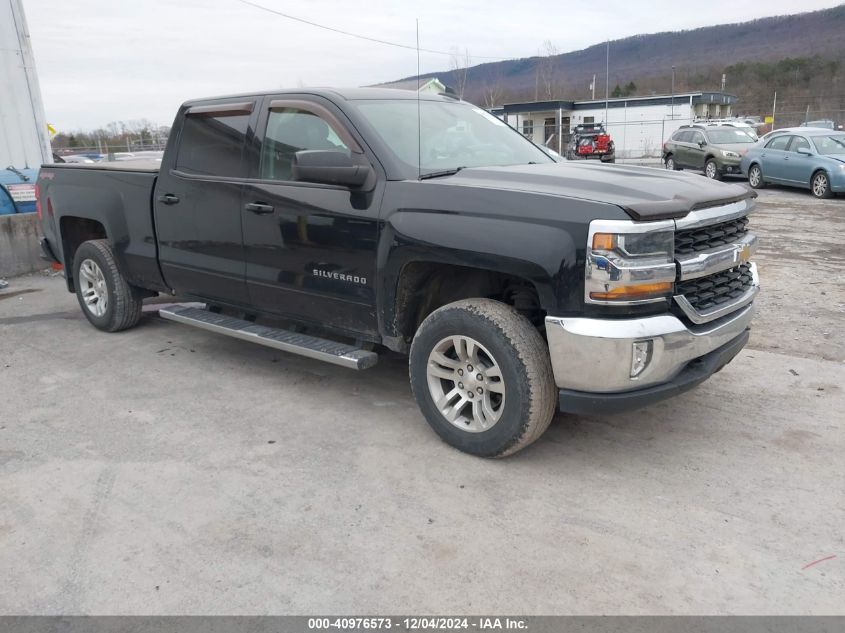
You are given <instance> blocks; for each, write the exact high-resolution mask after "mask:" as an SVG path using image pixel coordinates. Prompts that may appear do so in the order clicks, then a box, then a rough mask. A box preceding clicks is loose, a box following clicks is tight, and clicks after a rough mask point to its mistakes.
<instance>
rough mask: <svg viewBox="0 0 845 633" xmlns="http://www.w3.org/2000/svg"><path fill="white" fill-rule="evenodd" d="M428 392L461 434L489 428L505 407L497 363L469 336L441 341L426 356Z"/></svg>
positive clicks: (503, 389) (500, 372) (451, 337)
mask: <svg viewBox="0 0 845 633" xmlns="http://www.w3.org/2000/svg"><path fill="white" fill-rule="evenodd" d="M426 374H427V381H428V389H429V393H430V394H431V399H432V401H433V402H434V406H436V407H437V409H438V410H439V411H440V413H441V414H442V415H443V417H444V418H446V420H448V421H449V422H450V423H451V424H452V425H454V426H456V427H458V428H459V429H461V430H462V431H468V432H470V433H481V432H483V431H487V430H489V429H490V428H492V427H493V426H494V425H495V424H496V423H497V422H498V421H499V419H500V418H501V416H502V412H503V411H504V408H505V383H504V380H503V377H502V370H501V368H500V367H499V363H498V362H497V361H496V359H495V358H494V357H493V355H492V354H491V353H490V351H489V350H488V349H487V348H485V347H484V346H483V345H481V343H479V342H478V341H476V340H475V339H473V338H470V337H469V336H450V337H447V338H444V339H443V340H441V341H440V342H439V343H438V344H437V345H435V346H434V348H433V349H432V350H431V353H430V354H429V356H428V365H427V367H426Z"/></svg>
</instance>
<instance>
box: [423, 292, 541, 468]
mask: <svg viewBox="0 0 845 633" xmlns="http://www.w3.org/2000/svg"><path fill="white" fill-rule="evenodd" d="M410 374H411V388H412V389H413V392H414V397H415V398H416V401H417V404H418V405H419V407H420V410H421V411H422V413H423V415H424V416H425V418H426V420H428V423H429V424H430V425H431V427H432V428H433V429H434V430H435V431H436V432H437V434H438V435H440V437H441V438H442V439H443V440H445V441H446V442H447V443H449V444H451V445H452V446H454V447H455V448H457V449H459V450H462V451H464V452H466V453H470V454H472V455H478V456H480V457H504V456H506V455H511V454H513V453H515V452H517V451H519V450H521V449H523V448H525V447H526V446H528V445H529V444H531V443H532V442H534V441H535V440H536V439H537V438H539V437H540V435H542V433H543V431H545V430H546V428H547V427H548V426H549V423H550V422H551V420H552V417H553V416H554V412H555V405H556V404H557V388H556V387H555V383H554V378H553V376H552V368H551V361H550V359H549V351H548V348H547V347H546V344H545V341H544V340H543V337H542V336H540V333H539V332H538V331H537V329H536V328H535V327H534V326H533V325H532V324H531V322H530V321H529V320H528V319H526V318H525V317H524V316H522V315H520V314H519V313H518V312H516V311H515V310H514V309H513V308H511V307H509V306H507V305H505V304H503V303H499V302H498V301H492V300H489V299H470V300H464V301H457V302H455V303H450V304H449V305H446V306H444V307H442V308H440V309H439V310H436V311H434V312H433V313H432V314H430V315H429V316H428V318H426V320H425V321H423V323H422V325H421V326H420V328H419V330H418V331H417V333H416V335H415V336H414V341H413V343H412V345H411V358H410Z"/></svg>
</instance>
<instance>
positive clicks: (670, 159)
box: [664, 154, 681, 171]
mask: <svg viewBox="0 0 845 633" xmlns="http://www.w3.org/2000/svg"><path fill="white" fill-rule="evenodd" d="M664 164H665V165H666V169H668V170H669V171H680V170H681V169H680V167H678V165H677V163H676V162H675V157H674V156H672V154H669V155H668V156H667V157H666V161H665V162H664Z"/></svg>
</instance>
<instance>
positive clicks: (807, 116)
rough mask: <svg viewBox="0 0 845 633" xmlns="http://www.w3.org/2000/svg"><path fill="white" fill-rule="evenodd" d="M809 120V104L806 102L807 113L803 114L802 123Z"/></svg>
mask: <svg viewBox="0 0 845 633" xmlns="http://www.w3.org/2000/svg"><path fill="white" fill-rule="evenodd" d="M809 120H810V104H809V103H808V104H807V113H806V114H805V115H804V123H807V121H809Z"/></svg>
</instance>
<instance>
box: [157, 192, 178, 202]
mask: <svg viewBox="0 0 845 633" xmlns="http://www.w3.org/2000/svg"><path fill="white" fill-rule="evenodd" d="M158 201H159V202H161V203H162V204H178V202H179V196H174V195H173V194H172V193H166V194H164V195H163V196H159V197H158Z"/></svg>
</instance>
